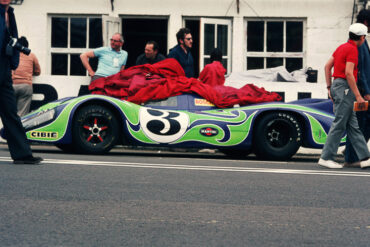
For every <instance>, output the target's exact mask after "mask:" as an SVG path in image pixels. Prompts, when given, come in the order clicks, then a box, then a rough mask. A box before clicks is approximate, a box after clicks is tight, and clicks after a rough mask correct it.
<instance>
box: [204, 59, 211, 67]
mask: <svg viewBox="0 0 370 247" xmlns="http://www.w3.org/2000/svg"><path fill="white" fill-rule="evenodd" d="M210 63H211V59H210V58H204V67H205V66H206V65H207V64H210Z"/></svg>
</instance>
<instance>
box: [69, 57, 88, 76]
mask: <svg viewBox="0 0 370 247" xmlns="http://www.w3.org/2000/svg"><path fill="white" fill-rule="evenodd" d="M70 66H71V67H70V68H69V71H70V75H86V69H85V67H84V66H83V65H82V62H81V59H80V54H71V65H70Z"/></svg>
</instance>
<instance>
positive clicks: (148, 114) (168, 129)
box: [139, 108, 189, 143]
mask: <svg viewBox="0 0 370 247" xmlns="http://www.w3.org/2000/svg"><path fill="white" fill-rule="evenodd" d="M139 118H140V125H141V128H142V130H143V131H144V133H145V135H146V136H147V137H149V138H150V139H152V140H153V141H157V142H160V143H170V142H174V141H176V140H177V139H179V138H180V137H181V136H183V134H184V133H185V132H186V130H187V127H188V125H189V116H188V115H187V114H185V113H183V112H174V111H162V110H158V109H155V110H154V109H149V108H142V109H141V110H140V113H139Z"/></svg>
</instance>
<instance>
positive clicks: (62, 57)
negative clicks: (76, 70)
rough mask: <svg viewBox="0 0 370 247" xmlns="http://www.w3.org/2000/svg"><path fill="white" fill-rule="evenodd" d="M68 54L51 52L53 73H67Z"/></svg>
mask: <svg viewBox="0 0 370 247" xmlns="http://www.w3.org/2000/svg"><path fill="white" fill-rule="evenodd" d="M67 64H68V54H55V53H54V54H51V74H52V75H67Z"/></svg>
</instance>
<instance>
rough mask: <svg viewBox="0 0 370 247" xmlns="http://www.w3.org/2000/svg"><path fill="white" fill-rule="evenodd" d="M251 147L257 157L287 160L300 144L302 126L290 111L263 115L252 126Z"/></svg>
mask: <svg viewBox="0 0 370 247" xmlns="http://www.w3.org/2000/svg"><path fill="white" fill-rule="evenodd" d="M253 136H254V137H253V149H254V153H255V154H256V155H257V157H258V158H261V159H268V160H288V159H290V158H291V157H292V156H293V155H294V154H296V153H297V150H298V149H299V147H300V146H301V139H302V128H301V125H300V123H299V122H298V121H297V119H296V117H294V115H292V114H290V113H285V112H274V113H271V114H268V115H265V116H263V117H262V118H261V119H260V120H259V121H258V122H256V125H255V127H254V131H253Z"/></svg>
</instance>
